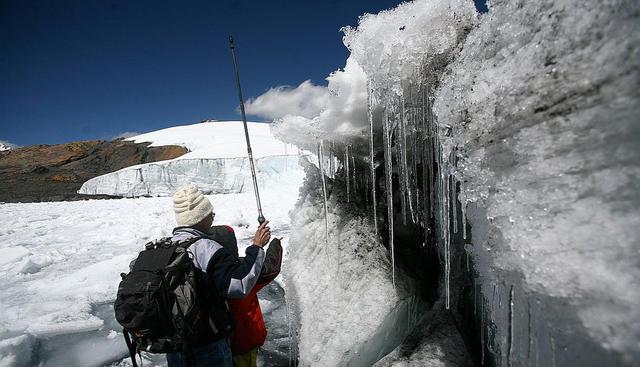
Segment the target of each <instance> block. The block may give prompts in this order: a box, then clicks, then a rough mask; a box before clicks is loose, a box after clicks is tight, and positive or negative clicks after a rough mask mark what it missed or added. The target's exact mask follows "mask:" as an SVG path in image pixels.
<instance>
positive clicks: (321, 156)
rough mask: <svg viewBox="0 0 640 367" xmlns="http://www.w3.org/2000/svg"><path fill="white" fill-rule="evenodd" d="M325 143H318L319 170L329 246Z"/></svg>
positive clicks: (326, 238) (326, 236)
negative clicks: (324, 167)
mask: <svg viewBox="0 0 640 367" xmlns="http://www.w3.org/2000/svg"><path fill="white" fill-rule="evenodd" d="M323 144H324V143H323V141H322V139H320V141H319V142H318V168H319V169H320V180H321V181H322V198H323V204H324V229H325V241H326V243H327V244H329V210H328V209H327V183H326V180H325V173H324V169H323V166H324V152H323V147H322V146H323Z"/></svg>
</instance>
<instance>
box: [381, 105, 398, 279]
mask: <svg viewBox="0 0 640 367" xmlns="http://www.w3.org/2000/svg"><path fill="white" fill-rule="evenodd" d="M382 137H383V140H384V161H385V169H384V172H385V188H386V192H387V222H388V225H389V249H390V250H391V280H392V283H393V287H394V288H395V286H396V261H395V248H394V245H393V181H392V178H393V175H392V174H393V162H392V161H393V157H392V155H391V122H390V121H389V106H388V105H387V107H386V108H385V112H384V124H383V133H382Z"/></svg>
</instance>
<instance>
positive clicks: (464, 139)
mask: <svg viewBox="0 0 640 367" xmlns="http://www.w3.org/2000/svg"><path fill="white" fill-rule="evenodd" d="M638 14H640V6H639V5H638V3H637V2H632V1H624V0H614V1H609V2H606V3H600V2H594V1H587V2H584V1H577V0H575V1H574V0H565V1H538V2H522V1H517V2H509V1H492V2H490V7H489V12H488V13H487V14H484V15H479V14H477V13H476V11H475V9H474V7H473V2H471V1H456V0H443V1H414V2H410V3H404V4H401V5H400V6H398V7H397V8H396V9H393V10H390V11H384V12H381V13H379V14H375V15H371V14H367V15H364V16H362V17H361V19H360V21H359V25H358V27H357V28H346V29H345V30H344V32H345V38H344V42H345V45H346V46H347V47H348V48H349V50H350V51H351V55H350V57H349V59H348V60H347V62H346V65H345V68H344V70H339V71H336V72H334V73H332V74H331V75H330V76H329V77H328V78H327V80H328V90H329V91H331V93H330V95H329V101H328V102H327V107H326V108H325V109H324V110H322V111H321V112H319V113H318V114H316V115H315V116H309V115H305V116H300V115H295V114H291V115H287V116H283V117H280V118H278V119H277V124H276V126H275V127H274V130H275V133H276V135H277V136H279V137H281V138H282V139H284V140H286V141H289V142H295V143H296V144H298V145H301V146H305V147H313V146H315V145H316V144H317V142H318V140H324V141H325V142H326V141H331V142H334V143H335V144H336V149H337V150H338V151H339V152H344V151H345V150H346V147H347V146H349V147H350V148H349V153H350V155H351V156H352V157H353V158H354V159H355V163H354V164H350V166H349V169H350V170H354V172H355V171H357V172H362V168H363V167H369V168H367V169H366V171H365V172H367V173H366V174H362V173H361V174H360V175H359V176H358V178H360V179H362V178H364V177H368V178H370V179H371V182H370V185H371V186H370V189H369V190H368V191H369V192H371V193H373V196H372V197H371V196H370V195H365V196H364V197H363V199H364V200H362V201H363V202H364V203H366V204H365V205H366V206H367V208H368V214H369V218H371V219H372V223H371V226H372V228H375V226H377V225H378V224H379V222H380V223H382V222H384V224H385V226H384V228H383V227H382V226H381V227H380V232H381V235H382V236H383V238H385V239H388V240H387V243H386V245H387V247H388V248H389V250H390V252H391V256H390V260H391V261H392V264H393V259H394V258H395V257H394V256H393V252H394V247H395V250H396V251H397V250H398V248H397V247H398V243H394V242H395V241H394V239H393V238H394V229H397V228H398V227H405V226H416V225H417V226H420V227H421V228H422V229H423V231H424V241H425V244H424V245H425V246H432V245H436V246H437V247H438V251H439V257H440V259H441V261H442V268H443V273H442V283H441V284H442V297H443V307H445V308H455V307H457V308H458V309H460V308H465V309H468V307H473V308H474V309H476V311H475V315H476V320H477V321H476V324H477V325H475V326H473V325H470V326H469V328H470V330H471V329H473V330H476V331H475V332H473V331H471V332H472V333H473V334H474V335H472V336H471V337H470V338H472V339H475V338H477V339H478V342H480V343H481V346H480V347H478V350H479V352H478V353H479V354H480V353H481V354H482V360H483V361H484V363H489V364H494V365H511V364H513V363H518V364H523V363H532V361H535V363H538V364H558V365H562V364H571V363H578V362H576V361H585V358H586V360H590V361H591V362H590V363H596V362H595V361H603V360H604V361H608V363H609V364H611V365H616V364H629V363H630V361H632V360H634V359H636V360H637V358H639V357H640V323H638V321H637V320H640V314H639V313H638V312H639V310H640V287H638V283H640V268H639V267H638V266H637V257H638V256H637V253H638V243H640V239H639V238H638V232H637V230H636V228H637V226H638V225H639V224H640V213H639V212H638V208H639V207H640V202H638V200H639V198H640V195H639V194H638V192H639V187H638V185H637V177H638V175H639V174H640V167H639V166H638V162H640V160H639V159H638V158H640V155H639V154H640V150H639V149H638V147H639V146H640V144H638V141H639V138H640V133H639V131H638V126H639V125H638V124H637V117H636V116H637V115H638V113H640V110H639V108H640V103H639V100H640V96H639V93H640V92H639V89H638V88H637V86H638V80H639V79H640V76H639V70H640V67H639V66H640V65H639V64H640V57H639V56H640V55H639V53H640V21H639V19H638V18H639V15H638ZM288 93H294V91H292V90H289V91H288ZM271 97H272V98H273V99H274V100H275V99H277V94H274V95H272V96H271ZM367 106H368V109H367V108H366V107H367ZM369 132H371V133H370V134H369ZM381 152H382V153H381ZM342 156H345V157H346V155H345V154H338V157H342ZM343 166H345V165H344V162H343ZM359 166H360V168H359ZM343 176H344V173H343V174H342V175H341V174H338V175H337V176H336V180H337V181H336V182H343V183H344V182H346V179H345V177H343ZM378 177H380V178H381V181H380V178H378ZM379 182H381V183H382V184H379ZM341 187H342V186H341V185H336V184H335V182H334V186H333V189H332V192H331V194H330V195H329V196H330V197H332V196H335V195H338V196H339V195H341V193H340V190H341ZM349 196H350V201H353V200H352V198H354V197H357V194H356V193H354V192H353V191H351V190H350V192H349ZM381 198H383V200H382V201H380V200H378V199H381ZM371 199H373V200H371ZM376 200H378V201H377V202H376ZM331 201H332V200H331V199H329V202H331ZM371 201H373V207H372V205H371ZM335 203H336V204H335V205H336V206H338V207H341V206H342V207H344V205H342V204H343V203H341V202H335ZM394 203H395V204H394ZM359 205H361V204H359V203H354V204H352V205H351V207H352V208H353V207H356V206H359ZM332 210H333V211H335V210H341V209H338V208H332V207H331V205H329V211H330V212H331V211H332ZM342 210H344V211H345V212H349V210H346V209H345V208H343V209H342ZM371 212H373V215H371ZM351 215H354V213H353V212H352V213H351ZM355 215H356V217H357V216H358V214H357V211H356V214H355ZM378 217H379V218H378ZM330 228H331V226H330ZM376 232H377V231H376ZM308 235H309V236H311V235H312V234H308ZM416 240H419V239H416ZM429 241H431V242H432V243H431V242H429ZM409 245H411V244H409ZM414 246H415V245H414ZM418 246H419V245H418ZM467 256H470V257H467ZM465 263H466V264H469V265H460V264H465ZM392 268H393V266H392ZM390 270H391V271H390V272H391V273H393V270H392V269H390ZM389 276H390V278H392V279H393V274H389ZM470 281H473V284H474V285H473V297H471V299H470V298H469V297H470V295H469V294H468V293H467V291H466V289H468V288H466V286H464V284H465V282H470ZM463 286H464V288H463ZM559 315H564V317H562V318H561V317H559ZM569 315H570V316H571V317H569ZM559 325H562V326H559ZM302 327H303V328H304V325H303V326H302ZM568 330H572V331H568ZM334 337H336V338H340V337H341V333H340V331H339V330H337V331H336V335H335V336H334ZM467 337H469V336H467ZM316 342H319V343H321V345H322V342H321V341H320V340H316ZM560 344H562V345H563V347H560V346H559V345H560ZM300 352H301V358H302V359H304V357H303V354H304V352H305V351H304V350H303V349H301V350H300ZM597 363H600V362H597ZM605 363H607V362H605Z"/></svg>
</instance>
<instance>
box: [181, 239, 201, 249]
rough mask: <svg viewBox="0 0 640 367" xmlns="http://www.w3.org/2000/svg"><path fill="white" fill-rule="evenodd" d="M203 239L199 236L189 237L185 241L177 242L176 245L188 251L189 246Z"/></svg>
mask: <svg viewBox="0 0 640 367" xmlns="http://www.w3.org/2000/svg"><path fill="white" fill-rule="evenodd" d="M203 238H204V237H200V236H196V237H191V238H189V239H188V240H186V241H182V242H179V243H178V244H177V245H178V247H182V248H183V249H185V250H186V249H188V248H189V246H191V245H193V244H194V243H196V242H198V241H199V240H201V239H203Z"/></svg>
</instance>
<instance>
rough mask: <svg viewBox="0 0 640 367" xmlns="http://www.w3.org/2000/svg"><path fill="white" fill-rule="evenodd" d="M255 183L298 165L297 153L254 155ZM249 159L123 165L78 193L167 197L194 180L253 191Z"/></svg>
mask: <svg viewBox="0 0 640 367" xmlns="http://www.w3.org/2000/svg"><path fill="white" fill-rule="evenodd" d="M255 161H256V170H257V177H258V184H259V185H260V186H261V187H262V186H264V185H267V184H273V183H274V182H275V181H277V180H278V179H279V178H280V176H282V175H283V174H285V173H286V171H287V170H291V169H293V168H294V167H296V166H297V164H298V156H297V155H281V156H271V157H263V158H257V159H255ZM252 182H253V181H252V178H251V172H250V171H249V161H248V158H245V157H240V158H211V159H207V158H198V159H175V160H171V161H164V162H156V163H147V164H143V165H138V166H133V167H127V168H123V169H121V170H119V171H116V172H113V173H108V174H105V175H102V176H98V177H95V178H92V179H90V180H88V181H87V182H85V183H84V184H83V185H82V187H81V188H80V190H79V191H78V192H79V193H80V194H87V195H96V194H106V195H115V196H123V197H138V196H170V195H173V193H174V192H176V191H177V190H178V188H180V187H181V186H183V185H186V184H188V183H195V184H196V185H198V187H199V188H200V189H201V190H202V191H203V192H205V193H207V194H228V193H241V192H246V191H252V184H253V183H252Z"/></svg>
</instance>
